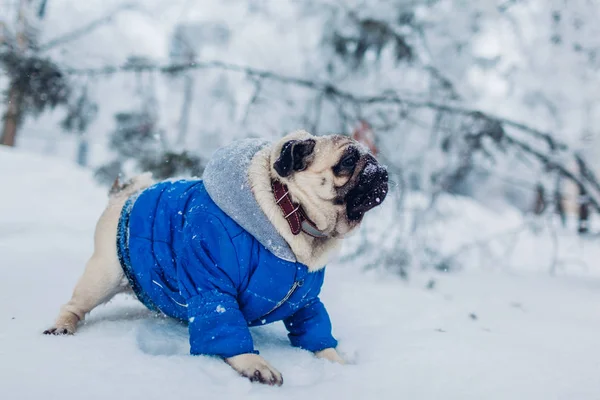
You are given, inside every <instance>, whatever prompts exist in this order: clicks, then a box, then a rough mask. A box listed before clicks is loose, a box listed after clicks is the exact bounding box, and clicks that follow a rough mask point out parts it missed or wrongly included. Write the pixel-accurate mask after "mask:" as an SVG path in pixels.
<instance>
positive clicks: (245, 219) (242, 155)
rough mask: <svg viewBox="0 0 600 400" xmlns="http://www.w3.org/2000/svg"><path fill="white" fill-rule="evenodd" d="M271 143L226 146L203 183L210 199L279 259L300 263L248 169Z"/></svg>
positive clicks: (206, 171)
mask: <svg viewBox="0 0 600 400" xmlns="http://www.w3.org/2000/svg"><path fill="white" fill-rule="evenodd" d="M269 144H270V143H269V142H268V141H265V140H262V139H245V140H240V141H236V142H234V143H232V144H230V145H229V146H226V147H222V148H220V149H219V150H217V151H216V152H215V154H213V157H212V159H211V160H210V161H209V162H208V164H207V165H206V168H205V169H204V174H203V175H202V180H203V181H204V187H205V188H206V191H207V192H208V194H209V196H210V198H211V199H212V200H213V201H214V202H215V204H217V205H218V206H219V208H220V209H221V210H223V212H225V214H227V215H228V216H229V217H231V219H233V220H234V221H235V222H237V223H238V225H240V226H241V227H242V228H244V229H245V230H246V231H247V232H248V233H250V234H251V235H252V236H254V238H255V239H256V240H258V241H259V242H260V243H261V244H262V245H263V246H265V247H266V248H267V250H269V251H270V252H271V253H273V254H274V255H275V256H276V257H278V258H281V259H283V260H285V261H291V262H296V256H295V255H294V253H293V252H292V249H290V246H289V245H288V243H287V242H286V241H285V239H284V238H283V237H282V236H281V235H280V234H279V233H278V232H277V230H276V229H275V227H274V226H273V224H272V223H271V221H269V219H268V218H267V216H266V215H265V213H264V212H263V211H262V209H261V208H260V206H259V205H258V202H257V201H256V199H255V198H254V195H253V194H252V190H251V189H250V183H249V182H248V167H249V166H250V161H251V160H252V157H254V155H255V154H256V153H257V152H258V151H259V150H261V149H263V148H264V147H265V146H268V145H269Z"/></svg>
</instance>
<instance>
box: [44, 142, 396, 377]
mask: <svg viewBox="0 0 600 400" xmlns="http://www.w3.org/2000/svg"><path fill="white" fill-rule="evenodd" d="M387 192H388V173H387V170H386V168H385V167H384V166H382V165H381V164H380V163H379V162H378V161H377V160H376V159H375V157H374V156H373V155H372V154H370V153H369V152H368V150H367V149H366V148H364V147H363V146H361V145H360V144H359V143H358V142H356V141H354V140H353V139H351V138H349V137H347V136H343V135H330V136H313V135H311V134H309V133H307V132H305V131H296V132H293V133H291V134H289V135H287V136H285V137H283V138H282V139H281V140H278V141H277V142H275V143H269V142H265V141H261V140H257V139H247V140H241V141H237V142H234V143H232V144H231V145H229V146H226V147H224V148H221V149H220V150H218V151H217V152H216V153H215V155H214V156H213V157H212V159H211V160H210V162H209V163H208V164H207V166H206V169H205V171H204V173H203V177H202V179H183V180H168V181H162V182H154V181H153V180H152V177H151V175H150V174H142V175H139V176H137V177H134V178H133V179H131V180H130V181H129V182H127V183H125V184H121V183H120V182H118V181H116V182H115V184H114V185H113V187H112V188H111V190H110V192H109V202H108V206H107V208H106V209H105V210H104V212H103V213H102V215H101V216H100V218H99V220H98V223H97V226H96V230H95V236H94V252H93V255H92V256H91V258H90V260H89V261H88V263H87V265H86V268H85V271H84V273H83V276H82V277H81V278H80V280H79V281H78V283H77V285H76V287H75V289H74V291H73V295H72V297H71V299H70V300H69V301H68V302H67V303H66V304H65V305H64V306H63V307H62V308H61V310H60V313H59V315H58V318H57V319H56V321H55V323H54V325H53V326H52V327H51V328H49V329H47V330H46V331H44V333H45V334H55V335H63V334H74V333H75V331H76V329H77V326H78V324H79V322H81V321H83V319H84V317H85V315H86V314H87V313H89V312H90V311H91V310H92V309H94V308H95V307H96V306H98V305H100V304H102V303H105V302H107V301H108V300H110V299H111V298H112V297H113V296H115V295H116V294H118V293H122V292H130V293H133V294H134V295H135V296H136V297H137V298H138V299H139V300H140V301H141V302H142V303H143V304H144V305H145V306H146V307H148V308H149V309H151V310H153V311H156V312H158V313H162V314H165V315H167V316H169V317H173V318H176V319H178V320H181V321H184V322H185V323H187V324H188V327H189V334H190V353H191V354H193V355H212V356H218V357H221V358H222V359H223V360H224V361H225V362H226V363H227V364H229V365H230V366H231V367H232V368H233V369H235V370H236V371H237V372H238V373H239V374H241V375H242V376H245V377H247V378H249V379H250V380H251V381H257V382H261V383H266V384H269V385H281V384H282V383H283V378H282V375H281V374H280V373H279V372H278V371H277V370H276V369H275V368H273V367H272V366H271V365H270V364H269V363H268V362H267V361H266V360H265V359H264V358H262V357H261V356H260V355H259V354H258V351H256V350H255V349H254V345H253V342H252V337H251V335H250V331H249V327H252V326H259V325H264V324H268V323H272V322H276V321H283V322H284V324H285V326H286V328H287V330H288V332H289V333H288V337H289V340H290V342H291V344H292V345H293V346H296V347H300V348H303V349H306V350H308V351H311V352H313V353H314V354H315V355H316V357H319V358H323V359H327V360H329V361H333V362H338V363H342V364H343V363H344V360H343V359H342V357H340V355H339V354H338V352H337V351H336V346H337V341H336V340H335V338H334V337H333V335H332V327H331V322H330V319H329V315H328V313H327V311H326V309H325V307H324V305H323V303H322V302H321V300H320V299H319V292H320V288H321V285H322V283H323V279H324V273H325V265H326V264H327V263H328V262H329V261H330V259H331V257H332V255H333V254H335V251H336V249H337V248H338V247H339V245H340V243H341V241H342V240H343V239H344V238H345V237H347V236H348V235H349V234H350V233H351V232H353V231H354V230H356V228H357V227H358V226H359V225H360V223H361V221H362V220H363V217H364V215H365V213H367V212H368V211H369V210H371V209H373V208H374V207H376V206H378V205H380V204H381V203H382V202H383V200H384V199H385V197H386V195H387Z"/></svg>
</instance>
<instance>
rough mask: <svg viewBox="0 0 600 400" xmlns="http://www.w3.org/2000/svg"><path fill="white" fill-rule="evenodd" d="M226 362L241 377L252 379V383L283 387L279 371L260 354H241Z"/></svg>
mask: <svg viewBox="0 0 600 400" xmlns="http://www.w3.org/2000/svg"><path fill="white" fill-rule="evenodd" d="M225 362H226V363H227V364H229V365H230V366H231V367H232V368H233V369H235V370H236V371H237V372H238V373H239V374H240V375H242V376H245V377H246V378H248V379H250V381H251V382H260V383H264V384H267V385H271V386H273V385H277V386H281V385H282V384H283V377H282V376H281V374H280V373H279V371H277V370H276V369H275V368H273V367H272V366H270V365H269V363H268V362H267V361H266V360H265V359H264V358H262V357H261V356H259V355H258V354H252V353H248V354H240V355H237V356H234V357H230V358H227V359H225Z"/></svg>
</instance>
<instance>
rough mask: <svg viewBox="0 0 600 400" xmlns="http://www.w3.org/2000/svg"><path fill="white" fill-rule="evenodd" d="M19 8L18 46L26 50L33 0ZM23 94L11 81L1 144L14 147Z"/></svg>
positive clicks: (20, 4)
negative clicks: (29, 13)
mask: <svg viewBox="0 0 600 400" xmlns="http://www.w3.org/2000/svg"><path fill="white" fill-rule="evenodd" d="M18 4H19V9H18V14H17V28H16V39H17V48H18V49H19V50H20V51H25V50H26V49H27V45H28V42H29V40H28V38H27V27H28V24H27V13H26V8H27V7H29V6H30V5H31V0H20V1H19V3H18ZM22 100H23V99H22V94H21V92H20V91H19V88H18V87H17V86H16V85H15V83H14V82H11V83H10V89H9V91H8V104H7V106H6V112H5V113H4V128H3V129H2V141H1V142H0V143H1V144H3V145H5V146H10V147H14V146H15V143H16V137H17V128H18V125H19V122H20V121H21V114H22V112H23V109H22V108H23V107H22V104H21V103H22Z"/></svg>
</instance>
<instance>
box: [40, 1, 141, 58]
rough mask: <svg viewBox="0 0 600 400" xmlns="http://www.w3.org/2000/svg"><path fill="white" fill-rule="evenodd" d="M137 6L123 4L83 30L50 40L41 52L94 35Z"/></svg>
mask: <svg viewBox="0 0 600 400" xmlns="http://www.w3.org/2000/svg"><path fill="white" fill-rule="evenodd" d="M136 8H137V5H136V4H134V3H127V4H123V5H121V6H119V7H117V8H116V9H114V10H113V11H111V12H109V13H108V14H106V15H104V16H102V17H100V18H98V19H95V20H93V21H91V22H89V23H88V24H86V25H84V26H82V27H81V28H78V29H75V30H74V31H71V32H68V33H65V34H64V35H61V36H58V37H56V38H54V39H51V40H49V41H48V42H46V43H44V44H42V45H40V46H39V50H40V51H48V50H51V49H53V48H54V47H56V46H61V45H63V44H65V43H68V42H72V41H73V40H77V39H79V38H81V37H83V36H85V35H88V34H90V33H92V32H93V31H94V30H96V29H98V28H99V27H101V26H103V25H106V24H108V23H110V22H112V20H113V18H114V17H115V16H116V15H117V14H119V13H120V12H122V11H130V10H133V9H136Z"/></svg>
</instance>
